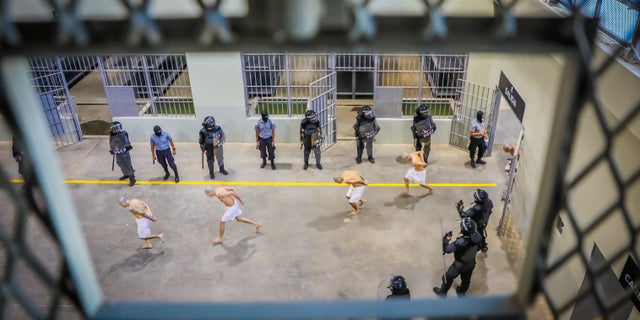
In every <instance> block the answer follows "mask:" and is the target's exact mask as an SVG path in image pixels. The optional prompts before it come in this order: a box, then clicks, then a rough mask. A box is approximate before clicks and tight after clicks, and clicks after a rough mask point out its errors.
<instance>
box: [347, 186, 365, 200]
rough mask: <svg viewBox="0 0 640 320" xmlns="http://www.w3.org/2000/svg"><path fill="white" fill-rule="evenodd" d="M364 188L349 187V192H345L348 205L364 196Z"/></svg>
mask: <svg viewBox="0 0 640 320" xmlns="http://www.w3.org/2000/svg"><path fill="white" fill-rule="evenodd" d="M364 189H365V186H360V187H354V186H349V191H347V197H349V203H356V202H358V201H360V199H362V195H363V194H364Z"/></svg>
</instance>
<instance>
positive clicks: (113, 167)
mask: <svg viewBox="0 0 640 320" xmlns="http://www.w3.org/2000/svg"><path fill="white" fill-rule="evenodd" d="M115 165H116V154H115V153H114V154H113V158H111V171H113V169H115Z"/></svg>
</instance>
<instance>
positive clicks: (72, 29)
mask: <svg viewBox="0 0 640 320" xmlns="http://www.w3.org/2000/svg"><path fill="white" fill-rule="evenodd" d="M498 2H502V1H498ZM516 2H517V1H513V2H511V3H509V4H508V5H506V6H503V8H505V9H501V10H502V11H501V12H500V14H501V15H502V17H503V23H502V24H501V29H500V32H501V33H500V34H502V35H513V34H514V33H515V32H516V30H518V29H516V28H515V25H514V23H515V18H514V17H513V16H512V15H510V14H509V12H508V11H509V10H508V9H509V8H511V7H512V6H513V5H514V4H515V3H516ZM49 3H50V4H51V5H52V7H55V9H56V11H57V12H58V16H59V17H60V19H59V20H58V22H57V23H58V26H59V29H58V30H56V32H57V34H58V35H59V37H58V38H57V40H56V41H57V42H58V44H59V45H62V46H63V48H66V49H67V50H73V48H75V47H74V44H76V45H78V44H79V45H83V44H88V43H89V41H90V40H91V41H94V38H92V37H90V36H93V35H94V33H95V35H96V37H95V41H99V42H102V43H104V45H107V46H108V45H109V44H112V42H111V41H109V40H108V39H106V38H105V34H104V33H102V32H100V31H99V30H98V31H96V30H93V29H90V28H86V26H85V25H84V24H85V22H83V21H81V20H80V19H79V18H78V16H79V15H77V14H76V13H77V12H76V4H77V1H68V2H64V4H61V3H63V2H54V1H50V2H49ZM121 3H122V4H124V6H125V8H127V10H128V13H129V14H128V22H129V23H130V24H129V27H130V29H129V30H130V32H129V36H128V37H127V38H126V39H127V43H128V44H129V45H130V46H133V47H137V48H142V47H145V45H146V46H148V45H151V46H154V45H162V44H163V42H162V41H163V39H164V38H163V33H162V32H163V31H166V30H165V29H162V28H159V26H158V25H159V24H160V22H159V21H156V20H154V19H153V18H152V17H150V15H149V1H139V2H137V3H136V4H131V3H130V2H129V1H124V0H122V1H121ZM442 3H443V1H437V2H429V1H425V5H426V6H427V8H428V11H429V22H428V26H427V28H426V29H425V32H424V34H425V35H424V37H425V39H426V40H427V41H429V40H432V39H436V38H440V39H445V38H446V37H447V35H448V32H447V30H448V29H447V27H448V25H447V23H446V22H445V20H444V19H443V16H442V14H441V6H442ZM3 4H5V5H6V2H3ZM253 5H257V6H258V7H261V5H260V4H257V2H255V1H250V6H253ZM364 7H366V2H365V4H364ZM358 8H359V9H361V7H358ZM203 9H205V10H204V11H203V13H202V16H203V19H204V16H206V15H207V13H212V12H213V11H215V10H217V9H216V8H213V7H206V8H205V7H204V6H203ZM365 13H366V12H365ZM5 17H6V16H5ZM363 19H364V21H368V20H367V19H366V14H365V18H363ZM4 21H5V22H6V21H7V20H6V19H5V20H4ZM581 21H582V19H579V18H573V22H574V26H575V30H580V22H581ZM361 22H362V21H361ZM123 25H126V23H125V24H123V23H120V24H118V27H120V28H122V27H123ZM353 25H354V28H358V27H357V26H358V23H357V21H356V22H355V23H354V24H353ZM362 25H364V27H362V26H361V27H359V28H361V31H362V32H361V33H360V35H361V37H366V36H368V35H369V34H371V33H367V32H366V31H368V30H369V29H367V26H368V25H367V23H366V22H362ZM176 26H179V23H177V22H176ZM225 26H226V25H225V24H224V23H222V24H220V23H212V22H209V21H205V28H203V29H202V30H207V28H213V30H216V28H222V29H224V28H225ZM18 29H20V28H17V27H15V26H14V25H12V24H10V23H9V24H6V27H5V28H4V30H3V31H4V32H3V40H4V42H5V43H6V44H7V45H8V46H9V47H10V48H11V46H14V45H15V46H16V47H19V46H20V44H21V40H23V39H32V40H38V39H45V37H46V36H48V35H50V33H46V32H45V33H43V34H42V35H39V36H38V35H35V34H32V33H28V32H26V33H20V32H19V31H18ZM176 29H178V31H180V32H183V30H181V28H176ZM202 30H201V32H200V36H202V35H204V34H205V32H202ZM224 30H225V31H229V29H228V28H227V29H224ZM115 31H117V30H115ZM493 31H495V30H491V32H493ZM485 32H489V31H485ZM116 33H117V34H122V33H118V32H116ZM352 34H357V33H352ZM575 36H576V37H577V39H576V40H577V43H578V44H579V47H580V53H581V55H580V62H579V68H580V70H581V72H580V74H579V77H578V79H579V81H580V83H579V97H578V100H579V101H578V103H574V104H573V105H572V108H571V109H570V110H569V119H568V120H569V121H567V127H566V128H565V131H564V134H563V135H562V138H561V139H562V146H563V148H564V149H565V150H571V149H572V141H573V138H574V137H575V133H576V127H577V123H578V121H574V120H580V121H583V120H584V119H582V118H580V117H579V115H580V114H581V113H582V112H584V110H586V109H589V110H591V112H593V113H594V114H595V115H596V119H597V122H598V123H599V130H601V131H602V134H603V137H604V140H605V141H606V142H605V146H604V147H603V148H601V149H600V151H599V152H598V153H597V154H596V156H595V157H594V158H593V159H592V160H591V161H590V162H589V165H587V166H585V167H584V168H583V169H582V170H581V171H580V172H579V173H578V174H577V175H575V176H571V177H569V176H567V170H566V168H567V166H568V163H569V160H570V159H569V153H568V152H567V153H560V154H559V157H558V159H551V161H557V162H558V164H559V165H558V167H557V168H556V171H557V175H556V176H557V178H556V180H555V183H554V184H553V185H552V186H551V187H550V188H551V190H552V191H554V193H553V198H552V203H551V207H550V210H549V212H548V216H547V217H546V219H545V224H544V225H545V227H544V229H543V230H542V235H541V237H542V238H543V239H545V238H548V237H547V236H548V235H550V234H551V230H552V228H553V221H554V220H555V217H556V216H557V215H559V214H562V215H563V216H566V219H565V221H566V223H567V225H568V226H569V228H567V229H570V230H572V231H573V233H575V237H576V243H575V245H573V246H572V249H571V250H569V251H568V252H566V253H565V254H563V255H560V256H559V257H558V258H557V259H554V260H553V261H548V260H547V253H548V251H549V248H550V247H551V246H552V244H553V243H552V241H542V242H541V245H540V247H538V248H536V251H537V252H536V253H539V255H538V261H535V277H536V281H535V283H534V286H533V288H532V290H531V291H530V292H528V296H529V299H530V300H533V299H534V297H536V296H537V294H538V293H540V294H541V295H543V296H544V298H545V299H544V300H546V302H547V304H548V306H549V307H550V309H551V312H552V313H553V315H554V316H555V317H559V316H563V315H565V314H566V313H567V312H570V309H571V308H572V306H574V305H575V303H576V302H578V301H580V300H581V299H584V298H585V297H587V296H589V295H591V296H593V297H595V301H596V303H597V307H598V310H599V312H600V315H601V316H602V317H605V318H606V317H607V316H608V315H610V314H611V313H612V312H613V311H614V310H615V309H616V308H617V307H618V306H619V305H620V304H621V303H623V302H624V301H625V300H626V299H628V298H629V297H630V296H631V294H632V293H633V291H634V290H637V289H638V286H639V285H640V284H636V285H635V286H634V287H632V288H630V289H628V290H626V291H625V293H624V294H622V295H619V296H617V297H615V298H614V299H612V300H606V301H605V299H604V298H603V297H602V296H601V292H600V290H599V289H598V288H597V286H595V285H592V283H596V282H597V281H596V280H597V278H598V276H599V275H601V274H602V273H603V270H605V266H604V265H591V264H590V263H589V257H588V254H585V250H584V248H583V247H582V245H583V244H584V243H588V242H589V236H590V234H591V233H592V232H594V230H596V229H598V226H599V225H600V224H601V223H602V222H604V221H607V219H609V218H610V217H613V216H619V217H621V218H619V219H622V220H623V221H624V224H623V225H624V228H623V229H622V230H621V232H623V234H625V235H626V237H624V239H623V240H624V241H623V246H622V248H620V249H619V250H617V251H616V252H614V253H613V254H609V255H608V259H609V260H610V261H616V260H618V259H622V258H623V257H626V256H627V255H631V256H632V257H633V258H634V259H635V260H636V261H638V252H637V250H636V242H637V239H636V237H637V233H638V228H639V227H638V224H639V223H638V221H637V214H636V213H635V211H633V209H634V208H636V207H633V208H632V206H631V205H630V204H632V203H634V202H631V201H632V200H631V198H632V195H634V194H637V188H638V177H639V176H640V170H639V169H638V168H634V169H631V170H624V171H625V174H622V171H623V170H621V168H620V167H619V165H618V164H617V159H616V157H615V156H613V155H612V154H611V153H610V151H611V150H613V149H616V147H615V145H616V140H617V139H618V138H619V137H620V136H621V135H622V134H624V133H625V132H626V130H627V129H628V128H629V127H630V126H632V125H636V123H637V121H638V118H639V116H638V114H639V113H640V105H632V106H629V107H628V108H627V109H626V112H625V113H623V115H622V116H619V118H618V119H619V120H618V121H617V122H615V123H610V119H608V117H607V116H605V113H606V112H605V107H604V106H602V105H601V103H600V102H599V99H598V98H597V90H596V88H597V85H596V84H597V79H598V78H599V77H600V76H601V75H602V73H603V72H604V71H605V70H606V69H607V67H608V66H610V65H611V64H612V63H613V62H614V59H615V56H612V57H610V58H609V59H607V60H606V61H605V62H604V63H602V64H601V65H597V66H590V65H589V62H590V61H592V50H591V44H590V41H591V38H590V36H589V35H587V34H585V33H583V32H576V35H575ZM370 37H371V38H375V33H373V35H371V36H370ZM271 39H273V38H271ZM218 40H219V41H222V42H224V41H226V40H224V37H220V39H218ZM44 43H47V41H44ZM31 44H32V43H29V45H31ZM167 45H168V46H169V44H167ZM174 45H175V43H174ZM174 48H175V47H174ZM33 49H34V47H30V48H19V49H16V52H20V51H21V50H25V51H26V52H28V51H29V50H33ZM392 49H393V48H389V50H392ZM622 49H623V48H619V49H618V50H617V51H616V54H618V53H620V52H621V51H622ZM111 50H114V49H113V48H112V49H111ZM115 50H123V49H122V48H117V49H115ZM3 106H6V104H3ZM2 111H3V114H4V115H5V117H6V115H7V114H10V113H9V109H8V108H6V107H3V110H2ZM8 119H10V120H11V119H12V118H10V117H9V118H8ZM12 130H13V132H14V133H15V132H17V130H16V128H15V127H13V128H12ZM600 168H604V169H605V170H606V171H607V172H608V173H609V174H610V175H611V177H612V179H613V184H614V186H615V190H616V192H617V196H616V197H614V200H613V202H612V203H611V204H608V205H607V206H606V207H605V208H603V209H602V210H601V211H600V212H597V213H595V214H594V217H593V218H592V219H590V220H589V221H587V222H586V223H584V222H583V221H582V220H581V219H580V215H581V214H583V212H577V211H576V210H575V208H574V207H575V203H572V201H571V200H572V195H573V194H572V192H577V191H576V190H578V189H579V187H580V186H581V184H582V183H584V182H585V181H587V180H588V177H589V175H590V174H591V173H593V172H594V171H595V170H598V169H600ZM627 171H628V172H627ZM1 172H2V174H3V175H4V177H2V178H3V179H2V181H3V182H2V183H3V186H4V187H5V188H4V189H3V191H4V190H9V187H13V188H15V185H12V184H9V183H7V182H6V181H8V180H7V177H6V173H4V170H2V171H1ZM29 174H31V176H32V173H27V174H26V175H27V177H28V178H27V191H29V190H32V189H33V185H34V184H35V183H36V182H35V179H33V178H29ZM4 192H9V195H10V196H11V198H12V199H20V196H18V195H17V193H16V192H17V191H4ZM634 192H635V193H634ZM27 203H31V202H27V201H15V204H14V205H15V206H17V207H19V208H23V209H18V210H17V212H16V215H15V217H14V219H15V220H16V222H15V223H16V224H15V227H13V228H7V229H12V230H15V234H17V235H21V236H20V237H18V238H12V237H10V236H9V235H8V233H7V232H5V231H3V232H2V233H0V237H1V238H0V240H2V243H3V246H4V252H5V259H6V261H5V263H4V264H5V270H7V271H6V272H5V275H4V277H3V279H4V280H3V282H2V286H3V290H2V305H3V313H4V312H7V311H6V310H7V309H6V308H5V306H6V305H7V303H8V301H9V300H10V299H13V300H16V301H19V303H20V305H22V306H24V309H25V310H27V311H26V312H27V313H28V314H30V315H31V316H33V317H34V318H41V317H44V316H41V315H40V314H39V313H38V312H37V310H38V309H37V307H36V306H34V305H33V304H34V303H32V304H31V305H30V304H28V303H23V302H24V301H26V300H27V299H25V297H24V296H25V295H24V294H22V293H20V290H19V289H17V288H18V287H17V286H16V285H15V283H16V279H15V278H14V273H15V266H16V259H19V258H22V259H23V260H24V261H25V262H26V263H27V264H28V265H29V266H30V267H31V268H33V270H34V272H35V273H36V274H37V275H38V277H40V278H43V279H48V280H46V281H45V282H44V283H45V284H44V286H45V287H48V288H51V289H52V292H53V296H54V297H55V298H53V300H54V301H62V300H63V299H64V298H62V297H66V299H68V301H71V302H72V304H73V305H75V306H78V305H79V302H78V297H77V293H76V291H75V290H73V285H72V284H71V281H70V280H69V277H68V272H66V270H67V268H66V267H65V265H64V262H62V261H64V259H62V260H61V261H60V262H59V263H58V264H59V265H60V266H59V267H58V269H61V270H62V271H60V270H58V271H57V272H55V273H54V274H55V275H57V276H53V277H46V276H45V275H47V272H46V271H44V270H45V268H44V267H42V264H41V263H38V261H37V259H35V258H34V257H33V256H32V255H31V253H29V251H28V250H22V249H25V248H26V245H25V243H24V242H25V240H24V237H23V236H22V235H23V234H24V229H23V226H24V225H25V224H26V223H27V220H28V217H29V216H28V213H27V211H28V210H26V208H27V207H29V208H31V210H29V211H30V212H33V216H34V217H37V218H36V219H38V220H39V221H41V224H43V225H44V226H47V225H50V224H48V223H47V221H49V220H48V217H47V216H48V213H47V212H46V211H42V210H39V209H36V207H37V206H36V205H35V203H31V204H29V205H27ZM635 210H637V209H635ZM45 229H46V230H50V228H45ZM50 233H51V232H50ZM53 238H54V239H55V235H53ZM16 253H19V254H20V255H19V256H17V255H16ZM573 263H577V264H579V265H581V266H582V268H583V269H584V270H585V272H586V276H587V278H588V279H589V280H590V281H588V285H587V286H586V287H583V288H584V290H581V291H580V292H575V294H574V295H572V296H570V297H568V298H567V299H559V298H558V297H556V296H555V295H554V292H553V290H552V289H551V288H550V286H549V283H550V282H552V281H554V280H556V279H555V278H554V272H556V271H557V270H559V269H562V268H571V267H572V266H573V265H572V264H573ZM560 300H561V301H560ZM58 304H59V303H53V304H52V305H58ZM51 309H53V310H56V307H53V306H52V307H51Z"/></svg>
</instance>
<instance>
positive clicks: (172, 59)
mask: <svg viewBox="0 0 640 320" xmlns="http://www.w3.org/2000/svg"><path fill="white" fill-rule="evenodd" d="M100 59H102V70H101V72H102V73H103V74H104V76H103V79H104V81H105V82H106V83H105V87H106V88H107V92H110V90H109V89H110V88H131V89H132V90H133V97H134V101H131V103H134V104H135V106H136V111H137V112H138V115H139V116H142V117H148V116H162V117H195V109H194V107H193V98H192V95H191V83H190V79H189V72H188V69H187V60H186V57H185V55H111V56H102V57H100ZM114 98H115V97H114V96H110V95H109V93H107V100H108V102H109V104H110V105H112V104H114V103H115V101H114Z"/></svg>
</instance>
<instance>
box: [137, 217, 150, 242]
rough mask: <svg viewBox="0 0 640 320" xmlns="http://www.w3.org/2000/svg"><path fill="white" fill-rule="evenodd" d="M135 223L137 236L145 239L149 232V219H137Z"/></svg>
mask: <svg viewBox="0 0 640 320" xmlns="http://www.w3.org/2000/svg"><path fill="white" fill-rule="evenodd" d="M136 223H137V224H138V238H140V239H146V238H147V237H148V236H149V235H150V234H151V227H149V225H150V224H151V220H149V219H147V218H142V219H137V218H136Z"/></svg>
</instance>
